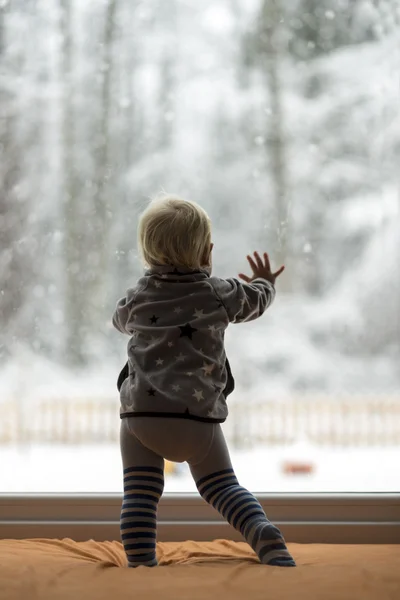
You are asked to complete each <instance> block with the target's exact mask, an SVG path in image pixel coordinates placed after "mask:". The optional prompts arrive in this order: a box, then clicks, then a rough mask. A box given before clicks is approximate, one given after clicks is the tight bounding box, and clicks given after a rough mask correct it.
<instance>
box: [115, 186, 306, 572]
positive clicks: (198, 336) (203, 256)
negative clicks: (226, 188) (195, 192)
mask: <svg viewBox="0 0 400 600" xmlns="http://www.w3.org/2000/svg"><path fill="white" fill-rule="evenodd" d="M138 238H139V248H140V251H141V254H142V256H143V260H144V262H145V264H146V265H147V270H146V271H145V274H144V276H143V277H141V278H140V279H139V281H138V282H137V284H136V286H135V287H133V288H130V289H128V291H127V293H126V296H125V297H124V298H122V299H121V300H119V301H118V303H117V307H116V310H115V313H114V316H113V324H114V326H115V327H116V328H117V329H118V330H119V331H121V332H122V333H125V334H128V335H129V336H130V339H129V342H128V348H127V349H128V363H127V365H126V367H125V368H124V369H123V371H122V373H121V375H120V377H119V381H118V387H119V388H120V398H121V453H122V462H123V475H124V499H123V504H122V510H121V539H122V543H123V545H124V549H125V552H126V555H127V559H128V566H129V567H137V566H139V565H145V566H149V567H152V566H156V565H157V558H156V529H157V506H158V502H159V500H160V497H161V495H162V493H163V489H164V468H163V467H164V459H167V460H170V461H174V462H184V461H186V462H187V463H188V464H189V467H190V471H191V473H192V476H193V478H194V480H195V483H196V486H197V489H198V490H199V493H200V494H201V496H202V497H203V498H204V500H206V501H207V502H208V503H209V504H211V505H212V506H213V507H214V508H215V509H216V510H217V511H219V512H220V514H221V515H222V516H223V517H224V518H225V519H226V520H227V521H228V522H229V523H230V524H231V525H232V526H233V527H235V529H237V530H238V531H240V533H241V534H242V535H243V536H244V538H245V539H246V540H247V542H248V543H249V544H250V545H251V547H252V548H253V550H254V551H255V552H256V553H257V555H258V557H259V559H260V561H261V562H262V563H263V564H266V565H277V566H282V567H287V566H295V562H294V560H293V558H292V556H291V555H290V553H289V551H288V550H287V548H286V544H285V541H284V539H283V536H282V534H281V532H280V530H279V529H278V528H277V527H275V526H274V525H273V524H272V523H271V522H270V521H269V520H268V519H267V517H266V515H265V513H264V511H263V509H262V508H261V506H260V504H259V502H258V501H257V500H256V498H255V497H254V496H253V495H252V494H251V493H250V492H248V491H247V490H246V489H244V488H243V487H241V486H240V485H239V482H238V480H237V478H236V475H235V472H234V470H233V468H232V464H231V460H230V457H229V451H228V448H227V446H226V442H225V439H224V435H223V432H222V429H221V423H223V422H224V421H225V419H226V417H227V414H228V409H227V404H226V397H227V395H228V394H229V393H230V392H231V391H232V389H233V386H234V384H233V378H232V376H231V374H230V368H229V363H228V362H227V360H226V355H225V348H224V334H225V330H226V328H227V327H228V325H229V323H241V322H244V321H251V320H253V319H257V318H258V317H260V316H261V315H262V314H263V312H264V311H265V310H266V309H267V308H268V307H269V306H270V304H271V303H272V301H273V299H274V296H275V288H274V283H275V279H276V277H278V275H280V274H281V272H282V271H283V267H282V268H281V269H279V270H278V271H277V272H276V273H272V272H271V267H270V263H269V259H268V255H267V254H266V253H265V254H264V256H263V259H261V257H260V256H259V254H258V253H257V252H255V253H254V257H251V256H248V257H247V258H248V261H249V264H250V267H251V269H252V271H253V275H252V276H251V277H248V276H246V275H244V274H240V275H239V277H240V278H241V279H242V280H244V282H245V283H240V282H239V281H238V280H237V279H233V278H232V279H220V278H218V277H214V276H211V252H212V248H213V244H212V243H211V224H210V219H209V217H208V216H207V214H206V213H205V211H204V210H203V209H202V208H201V207H200V206H198V205H197V204H195V203H193V202H188V201H185V200H182V199H180V198H177V197H175V196H164V197H162V198H158V199H157V200H155V201H153V202H152V203H151V204H150V205H149V207H148V208H147V209H146V210H145V211H144V213H143V214H142V215H141V218H140V221H139V227H138Z"/></svg>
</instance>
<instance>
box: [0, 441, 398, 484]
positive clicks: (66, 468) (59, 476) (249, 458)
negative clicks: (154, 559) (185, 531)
mask: <svg viewBox="0 0 400 600" xmlns="http://www.w3.org/2000/svg"><path fill="white" fill-rule="evenodd" d="M231 455H232V460H233V464H234V467H235V469H236V472H237V475H238V477H239V479H240V482H241V483H242V485H244V486H246V487H248V488H250V489H251V490H253V491H255V492H399V491H400V469H399V464H400V447H387V448H342V449H337V448H316V449H313V451H312V452H308V450H307V448H305V447H303V448H299V447H297V446H296V447H292V448H288V447H285V448H276V447H274V448H258V449H257V450H251V451H242V452H232V453H231ZM313 457H314V458H313ZM286 459H302V460H310V461H311V462H312V463H313V464H314V466H315V471H314V473H313V474H312V475H285V474H284V473H283V472H282V462H283V461H284V460H286ZM178 468H179V474H177V475H173V476H172V475H169V476H167V478H166V487H165V491H166V492H194V491H195V486H194V484H193V481H192V480H191V477H190V474H189V472H188V469H187V467H186V465H179V466H178ZM120 472H121V467H120V456H119V449H118V447H117V446H116V445H110V446H107V445H101V446H100V445H99V446H82V447H79V446H72V447H71V446H69V447H66V446H54V445H52V446H33V447H31V448H29V447H20V448H17V447H3V448H0V493H13V492H24V493H27V492H39V493H40V492H42V493H44V492H75V493H80V492H81V493H90V492H92V493H93V492H94V493H101V492H103V493H105V492H121V475H120Z"/></svg>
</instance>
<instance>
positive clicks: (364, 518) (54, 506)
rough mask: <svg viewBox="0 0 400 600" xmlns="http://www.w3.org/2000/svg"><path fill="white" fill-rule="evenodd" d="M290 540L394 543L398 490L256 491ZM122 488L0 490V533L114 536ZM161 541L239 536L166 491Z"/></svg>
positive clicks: (399, 530) (399, 534) (399, 537)
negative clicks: (39, 491) (94, 490)
mask: <svg viewBox="0 0 400 600" xmlns="http://www.w3.org/2000/svg"><path fill="white" fill-rule="evenodd" d="M256 495H257V498H258V500H259V501H260V503H261V505H262V507H263V508H264V510H265V511H266V513H267V515H268V518H269V519H270V520H271V521H273V522H274V523H275V524H276V525H278V527H280V528H281V529H282V532H283V534H284V536H285V538H286V540H287V541H288V542H297V543H330V544H332V543H352V544H360V543H369V544H398V543H400V494H398V493H373V494H359V493H348V494H345V493H342V494H337V493H313V494H309V493H304V494H294V493H293V494H278V493H274V494H256ZM121 502H122V495H120V494H103V495H102V494H45V495H42V494H13V495H6V494H2V495H0V538H14V539H24V538H25V539H26V538H37V537H40V538H65V537H69V538H73V539H74V540H76V541H84V540H87V539H95V540H97V541H104V540H119V539H120V538H119V512H120V507H121ZM158 519H159V524H158V539H159V541H183V540H187V539H192V540H197V541H203V540H212V539H218V538H224V539H229V540H234V541H240V540H242V538H241V536H240V534H239V533H238V532H236V531H235V530H234V529H233V528H232V527H230V526H229V525H228V524H226V523H225V522H224V521H223V519H222V518H221V517H220V515H219V514H218V513H217V512H216V511H215V510H214V509H213V508H212V507H211V506H209V505H207V504H206V503H205V502H204V500H203V499H202V498H201V497H200V496H198V495H196V494H172V493H168V494H165V495H164V496H163V497H162V499H161V501H160V506H159V512H158Z"/></svg>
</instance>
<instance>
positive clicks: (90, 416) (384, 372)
mask: <svg viewBox="0 0 400 600" xmlns="http://www.w3.org/2000/svg"><path fill="white" fill-rule="evenodd" d="M399 20H400V2H399V0H380V1H379V2H375V1H373V0H355V1H352V2H350V1H347V0H336V1H335V2H332V0H296V2H290V3H289V2H283V1H282V2H281V1H280V0H251V1H248V0H246V1H244V0H212V1H210V0H207V1H205V2H195V1H194V0H193V1H185V2H184V1H181V0H170V1H169V2H163V1H160V0H159V1H157V0H149V1H147V2H141V1H139V0H105V1H104V2H96V1H94V0H87V1H85V2H81V1H78V0H74V1H71V2H67V1H64V0H59V2H53V3H51V6H49V3H48V2H46V1H45V0H37V1H36V2H22V1H20V0H14V1H13V2H7V1H5V2H0V69H1V77H0V105H1V118H0V492H6V493H11V492H119V491H121V489H122V482H121V464H120V455H119V445H118V444H119V441H118V436H119V423H120V420H119V396H118V392H117V388H116V380H117V377H118V373H119V372H120V370H121V368H122V366H123V365H124V363H125V361H126V345H127V342H128V337H127V336H126V338H124V337H123V336H122V335H121V334H120V333H118V332H117V331H116V330H115V329H114V328H113V326H112V323H111V316H112V314H113V311H114V308H115V304H116V301H117V300H118V298H120V297H121V296H123V295H124V294H125V291H126V289H127V288H128V287H130V286H132V285H133V284H134V283H135V281H136V280H137V278H138V277H139V276H140V274H141V272H142V266H141V263H140V260H139V257H138V252H137V244H136V242H137V240H136V228H137V220H138V215H139V214H140V212H141V211H142V210H143V208H144V207H145V206H146V204H147V201H148V197H149V196H150V195H153V194H154V193H157V192H159V191H160V190H162V189H163V190H167V191H169V192H175V193H178V194H179V195H180V196H183V197H185V198H188V199H192V200H195V201H197V202H199V203H200V204H201V205H202V206H203V207H204V208H205V209H206V210H207V211H208V213H209V214H210V216H211V218H212V222H213V241H214V244H215V248H214V257H213V269H214V273H215V274H218V275H219V276H221V277H228V276H230V277H232V276H234V277H237V274H238V273H239V272H243V271H245V272H247V271H246V268H247V263H246V254H248V253H249V252H252V251H254V250H257V249H258V250H259V251H261V252H263V251H268V252H269V253H270V256H271V261H272V263H273V265H274V267H279V266H280V265H281V264H285V266H286V270H285V272H284V274H283V275H282V276H281V277H280V279H279V281H278V282H277V297H276V300H275V303H274V305H273V306H272V307H271V308H270V309H269V310H268V311H267V313H266V314H265V315H264V316H263V317H262V318H260V319H259V320H257V321H254V322H252V323H248V324H243V325H231V327H230V328H229V330H228V332H227V336H226V350H227V355H228V357H229V360H230V363H231V367H232V371H233V374H234V377H235V380H236V389H235V392H234V393H233V394H232V395H231V396H230V397H229V400H228V404H229V410H230V414H229V417H228V419H227V421H226V423H225V424H224V425H223V429H224V431H225V434H226V437H227V440H228V443H229V447H230V450H231V454H232V459H233V464H234V466H235V468H236V470H237V474H238V476H239V478H240V480H241V482H242V483H243V484H244V485H246V486H248V487H249V488H251V489H252V490H254V491H258V492H333V491H334V492H383V491H398V490H399V488H400V470H399V468H398V463H399V460H398V457H399V451H400V370H399V360H400V269H399V264H400V236H399V231H400V211H399V207H400V200H399V164H400V120H399V118H400V117H399V105H400V104H399V88H398V81H399V65H400V61H399V58H400V55H399V45H398V28H399ZM166 471H167V481H166V490H167V491H169V492H174V491H175V492H176V491H194V490H195V486H194V484H193V482H192V480H191V478H190V474H189V471H188V469H187V467H186V466H185V465H176V464H170V463H167V464H166Z"/></svg>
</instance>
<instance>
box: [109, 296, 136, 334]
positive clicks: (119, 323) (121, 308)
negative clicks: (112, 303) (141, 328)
mask: <svg viewBox="0 0 400 600" xmlns="http://www.w3.org/2000/svg"><path fill="white" fill-rule="evenodd" d="M135 293H136V290H135V289H133V288H130V289H129V290H128V291H127V292H126V296H125V297H124V298H121V299H120V300H118V302H117V307H116V309H115V312H114V315H113V318H112V322H113V325H114V327H115V328H116V329H118V331H120V332H121V333H127V334H128V335H132V323H130V322H129V321H130V316H131V312H132V308H133V306H134V297H135Z"/></svg>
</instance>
